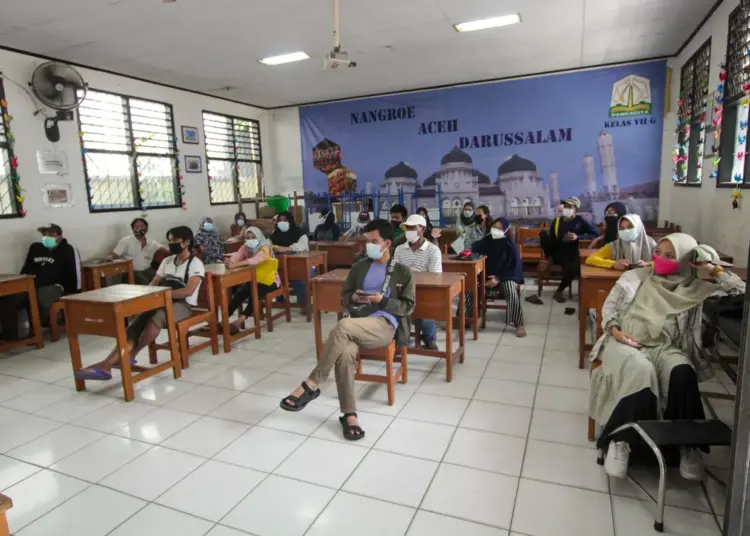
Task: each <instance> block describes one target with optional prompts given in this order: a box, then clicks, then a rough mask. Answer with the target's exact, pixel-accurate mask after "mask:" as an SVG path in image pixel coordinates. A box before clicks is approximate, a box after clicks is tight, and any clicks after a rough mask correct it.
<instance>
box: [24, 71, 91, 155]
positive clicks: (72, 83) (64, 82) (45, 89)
mask: <svg viewBox="0 0 750 536" xmlns="http://www.w3.org/2000/svg"><path fill="white" fill-rule="evenodd" d="M29 86H31V89H32V91H33V92H34V95H35V96H36V98H37V99H39V101H40V102H41V103H42V104H43V105H44V106H47V107H49V108H52V109H54V110H57V114H56V115H55V117H53V118H47V120H46V121H45V122H44V131H45V134H46V135H47V139H48V140H50V141H53V142H55V141H59V140H60V129H59V128H58V126H57V122H58V121H70V120H71V119H73V110H75V109H76V108H78V107H79V106H80V105H81V103H82V102H83V100H84V99H85V98H86V92H87V91H88V84H87V83H86V82H84V80H83V77H82V76H81V74H80V73H79V72H78V71H77V70H76V69H74V68H73V67H72V66H70V65H68V64H67V63H61V62H57V61H48V62H46V63H42V64H41V65H39V66H38V67H37V68H36V69H34V74H32V75H31V82H29Z"/></svg>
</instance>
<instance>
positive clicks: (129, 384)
mask: <svg viewBox="0 0 750 536" xmlns="http://www.w3.org/2000/svg"><path fill="white" fill-rule="evenodd" d="M61 300H62V302H63V305H64V306H65V319H66V321H67V324H68V345H69V346H70V359H71V361H72V362H73V373H74V374H75V373H76V372H77V371H79V370H81V369H82V368H83V365H82V363H81V346H80V344H79V343H78V336H79V335H99V336H101V337H114V338H115V339H117V347H118V349H119V354H120V370H121V371H122V388H123V390H124V391H125V400H127V401H130V400H133V397H134V396H135V395H134V391H133V385H134V384H136V383H138V382H140V381H143V380H145V379H146V378H150V377H151V376H153V375H155V374H159V373H160V372H163V371H165V370H169V369H170V368H171V369H172V372H173V374H174V377H175V378H179V377H180V376H182V364H181V363H180V350H179V348H178V346H177V330H176V329H175V322H174V313H173V310H172V291H171V290H170V289H169V288H167V287H149V286H143V285H113V286H111V287H105V288H100V289H97V290H90V291H88V292H81V293H80V294H71V295H69V296H63V297H62V298H61ZM162 308H163V309H164V310H165V312H166V315H167V334H168V335H169V346H170V353H171V357H172V358H171V359H170V360H169V361H167V362H166V363H162V364H160V365H156V366H155V367H151V368H145V367H140V366H135V367H131V365H130V359H129V357H130V356H129V352H128V340H127V334H126V332H125V320H126V319H127V318H128V317H131V316H135V315H138V314H140V313H144V312H146V311H153V310H155V309H162ZM131 368H132V370H133V371H134V372H139V374H136V375H132V374H131ZM75 382H76V390H77V391H85V390H86V381H85V380H78V379H76V381H75Z"/></svg>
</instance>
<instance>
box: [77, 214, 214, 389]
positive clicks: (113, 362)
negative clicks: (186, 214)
mask: <svg viewBox="0 0 750 536" xmlns="http://www.w3.org/2000/svg"><path fill="white" fill-rule="evenodd" d="M167 240H168V241H169V252H170V253H172V255H171V256H170V257H167V258H166V259H164V260H163V261H162V263H161V265H159V269H158V270H157V271H156V276H155V277H154V279H153V280H152V281H151V283H149V284H150V285H151V286H155V287H169V288H171V289H172V312H173V314H174V321H175V323H177V322H180V321H181V320H185V319H186V318H189V317H190V315H191V314H192V308H193V307H195V306H197V305H198V292H199V290H200V286H201V282H202V281H203V278H204V277H205V275H206V269H205V267H204V266H203V262H201V260H200V259H199V258H198V257H193V256H192V253H191V251H192V249H193V247H194V245H195V244H194V242H193V240H194V237H193V231H191V230H190V227H186V226H184V225H181V226H180V227H174V228H172V229H170V230H169V231H167ZM166 328H167V315H166V312H165V311H164V309H158V310H153V311H146V312H145V313H141V314H139V315H138V316H136V317H135V318H134V319H133V321H132V322H131V323H130V325H129V326H128V329H127V331H126V338H127V340H128V357H129V358H130V363H131V365H136V364H137V363H136V359H135V358H136V356H137V355H138V352H140V351H141V350H143V349H144V348H146V347H147V346H148V345H149V344H151V343H152V342H154V341H155V340H156V338H157V337H158V336H159V333H161V330H162V329H166ZM119 366H120V355H119V348H117V347H115V348H114V349H113V350H112V352H110V354H109V355H108V356H107V358H106V359H104V360H103V361H100V362H99V363H96V364H94V365H91V366H88V367H86V368H84V369H81V370H78V371H76V373H75V377H76V379H78V380H101V381H107V380H111V379H112V369H113V368H116V367H119Z"/></svg>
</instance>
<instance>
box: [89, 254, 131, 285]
mask: <svg viewBox="0 0 750 536" xmlns="http://www.w3.org/2000/svg"><path fill="white" fill-rule="evenodd" d="M115 275H127V276H128V283H129V284H131V285H135V274H134V273H133V261H132V260H130V259H117V260H113V261H101V262H100V261H92V262H87V263H85V264H84V265H83V288H84V289H86V290H96V289H98V288H101V287H102V278H105V277H111V276H115Z"/></svg>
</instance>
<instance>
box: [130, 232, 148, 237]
mask: <svg viewBox="0 0 750 536" xmlns="http://www.w3.org/2000/svg"><path fill="white" fill-rule="evenodd" d="M133 234H134V235H135V237H136V238H143V237H144V236H146V231H133Z"/></svg>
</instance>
